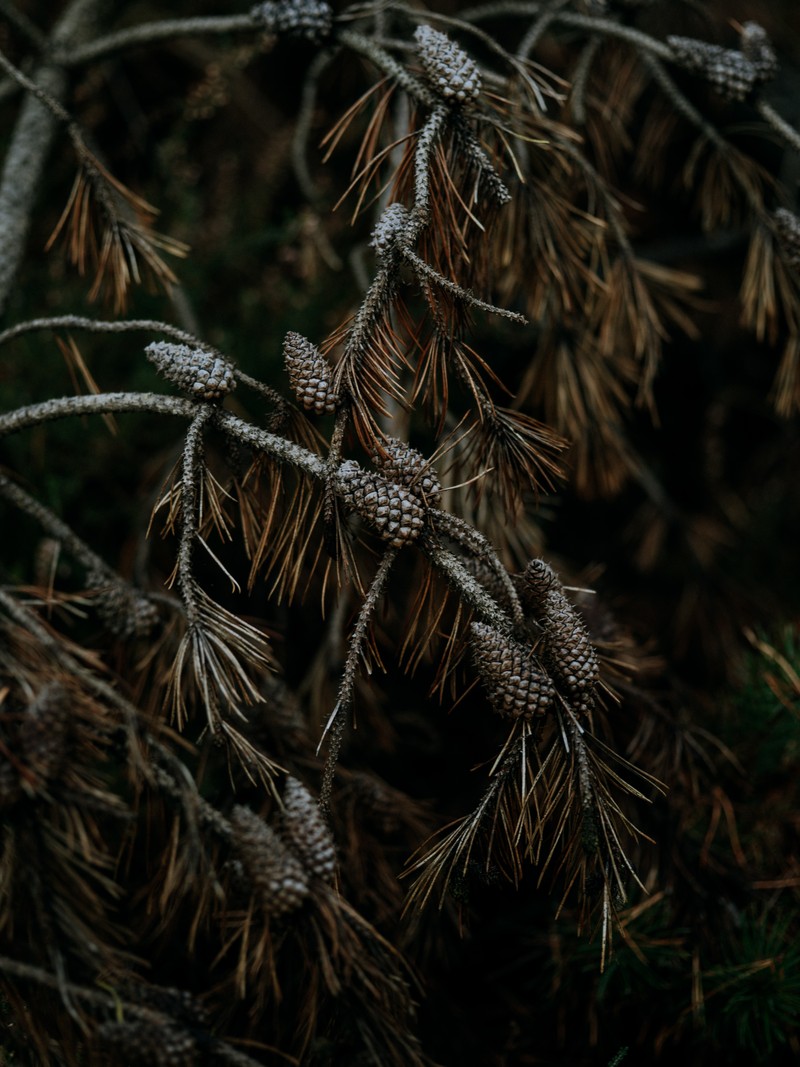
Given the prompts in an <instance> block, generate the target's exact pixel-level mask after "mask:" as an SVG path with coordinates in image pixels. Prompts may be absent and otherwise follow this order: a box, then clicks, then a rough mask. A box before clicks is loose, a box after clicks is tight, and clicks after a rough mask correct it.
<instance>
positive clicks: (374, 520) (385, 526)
mask: <svg viewBox="0 0 800 1067" xmlns="http://www.w3.org/2000/svg"><path fill="white" fill-rule="evenodd" d="M335 487H336V488H337V489H338V491H339V492H340V493H341V495H342V500H343V501H344V503H345V505H346V506H347V507H348V508H350V509H351V510H352V511H355V512H357V513H358V514H359V515H361V517H362V518H364V519H366V520H367V522H369V523H371V524H372V525H373V526H374V527H375V529H376V530H377V531H378V533H379V534H380V535H381V537H383V538H384V540H386V541H388V542H389V544H390V545H392V546H393V547H394V548H402V547H403V545H405V544H407V543H408V542H409V541H413V540H415V539H416V538H417V537H419V534H420V531H421V530H422V527H423V525H424V522H425V510H424V508H423V507H422V505H421V503H420V499H419V497H418V496H417V495H416V494H415V493H413V492H411V490H409V489H406V488H405V486H402V485H397V484H396V483H394V482H390V481H389V480H388V479H386V478H384V477H383V476H382V475H380V474H374V473H372V471H367V470H364V468H363V467H362V466H360V464H358V463H356V461H355V460H352V459H348V460H345V462H344V463H343V464H342V465H341V466H340V467H339V469H338V471H337V472H336V474H335Z"/></svg>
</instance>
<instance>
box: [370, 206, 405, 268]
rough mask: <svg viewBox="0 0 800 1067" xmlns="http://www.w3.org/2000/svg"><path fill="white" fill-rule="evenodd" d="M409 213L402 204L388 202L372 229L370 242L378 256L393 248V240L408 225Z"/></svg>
mask: <svg viewBox="0 0 800 1067" xmlns="http://www.w3.org/2000/svg"><path fill="white" fill-rule="evenodd" d="M408 220H409V215H408V211H407V209H406V208H404V207H403V205H402V204H389V206H388V207H387V208H386V210H385V211H384V212H383V214H382V215H381V217H380V218H379V219H378V222H377V224H376V226H375V229H374V230H373V231H372V240H371V241H370V244H371V245H372V247H373V248H374V249H375V251H376V252H377V253H378V255H379V256H385V255H386V253H387V252H391V250H392V249H393V248H394V245H395V241H396V240H397V238H398V237H399V236H400V235H401V234H402V233H403V231H404V230H405V229H406V228H407V226H408Z"/></svg>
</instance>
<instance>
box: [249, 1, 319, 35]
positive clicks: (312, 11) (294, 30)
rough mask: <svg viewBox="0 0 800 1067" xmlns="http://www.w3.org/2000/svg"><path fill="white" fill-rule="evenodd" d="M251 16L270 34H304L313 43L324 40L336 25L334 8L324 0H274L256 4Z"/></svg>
mask: <svg viewBox="0 0 800 1067" xmlns="http://www.w3.org/2000/svg"><path fill="white" fill-rule="evenodd" d="M250 17H251V18H252V19H254V20H255V21H256V22H259V23H261V24H263V26H264V28H265V29H266V30H267V32H268V33H276V34H286V35H287V36H288V37H302V38H304V39H305V40H307V41H311V42H312V43H313V44H319V42H320V41H324V40H325V38H326V37H329V36H330V32H331V29H332V28H333V11H332V9H331V7H330V4H326V3H324V0H274V2H271V3H265V4H257V5H256V6H255V7H254V8H253V9H252V11H251V12H250Z"/></svg>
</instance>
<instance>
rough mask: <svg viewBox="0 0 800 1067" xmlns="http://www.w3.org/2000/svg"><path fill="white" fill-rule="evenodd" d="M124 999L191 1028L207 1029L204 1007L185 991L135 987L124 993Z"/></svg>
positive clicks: (168, 988) (165, 987)
mask: <svg viewBox="0 0 800 1067" xmlns="http://www.w3.org/2000/svg"><path fill="white" fill-rule="evenodd" d="M124 999H125V1000H128V1001H130V1002H131V1003H132V1004H135V1005H136V1006H137V1007H139V1008H148V1009H150V1010H151V1011H154V1012H158V1014H159V1015H166V1016H168V1017H169V1018H170V1019H172V1020H173V1021H174V1022H176V1023H182V1024H183V1025H184V1026H187V1027H189V1028H192V1027H205V1026H207V1025H208V1023H209V1016H208V1012H207V1011H206V1009H205V1008H204V1007H203V1005H202V1004H201V1003H200V1002H199V1001H198V1000H196V999H195V998H194V997H193V996H192V994H191V993H189V992H188V991H187V990H185V989H174V988H173V987H172V986H158V985H135V986H130V987H129V988H127V989H126V990H125V991H124Z"/></svg>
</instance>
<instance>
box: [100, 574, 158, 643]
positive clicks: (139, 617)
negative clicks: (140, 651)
mask: <svg viewBox="0 0 800 1067" xmlns="http://www.w3.org/2000/svg"><path fill="white" fill-rule="evenodd" d="M86 583H87V585H88V587H89V588H90V589H96V590H97V599H96V601H95V604H96V605H97V614H98V615H99V616H100V618H101V619H102V620H103V623H104V624H105V626H106V629H107V630H108V631H109V633H111V634H113V635H114V637H120V638H122V639H123V640H125V641H128V640H131V639H133V638H135V637H146V636H147V635H148V634H149V633H150V631H151V630H152V629H153V627H154V626H155V625H156V623H157V622H158V612H157V611H156V607H155V605H154V604H153V603H152V602H151V601H149V600H148V599H147V597H146V596H143V595H142V593H140V592H139V590H138V589H135V588H134V587H133V586H130V585H128V584H127V582H122V581H118V582H113V583H109V580H108V576H107V575H104V574H100V573H99V572H98V571H90V572H89V574H88V575H87V577H86Z"/></svg>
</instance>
